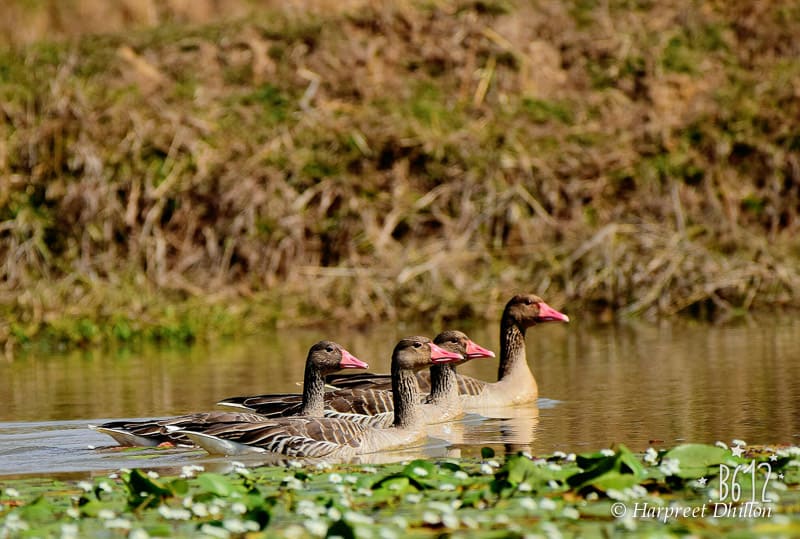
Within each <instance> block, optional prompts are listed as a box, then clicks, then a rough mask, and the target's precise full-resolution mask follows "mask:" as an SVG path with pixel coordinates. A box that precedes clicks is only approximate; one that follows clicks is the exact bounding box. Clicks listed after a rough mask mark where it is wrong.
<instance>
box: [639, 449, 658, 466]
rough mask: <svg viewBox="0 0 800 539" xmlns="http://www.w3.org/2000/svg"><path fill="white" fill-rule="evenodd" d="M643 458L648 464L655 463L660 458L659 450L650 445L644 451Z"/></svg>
mask: <svg viewBox="0 0 800 539" xmlns="http://www.w3.org/2000/svg"><path fill="white" fill-rule="evenodd" d="M642 460H644V461H645V462H646V463H647V464H655V463H656V461H657V460H658V451H656V450H655V449H653V448H652V447H648V448H647V451H645V452H644V458H643V459H642Z"/></svg>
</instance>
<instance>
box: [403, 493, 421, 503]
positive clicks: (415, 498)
mask: <svg viewBox="0 0 800 539" xmlns="http://www.w3.org/2000/svg"><path fill="white" fill-rule="evenodd" d="M421 501H422V494H406V503H411V504H416V503H419V502H421Z"/></svg>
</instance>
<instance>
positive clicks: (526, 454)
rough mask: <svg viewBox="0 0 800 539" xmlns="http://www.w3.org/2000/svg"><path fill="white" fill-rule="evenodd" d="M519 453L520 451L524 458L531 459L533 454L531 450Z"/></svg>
mask: <svg viewBox="0 0 800 539" xmlns="http://www.w3.org/2000/svg"><path fill="white" fill-rule="evenodd" d="M520 453H521V454H522V456H523V457H525V458H526V459H532V458H533V455H531V452H530V451H520Z"/></svg>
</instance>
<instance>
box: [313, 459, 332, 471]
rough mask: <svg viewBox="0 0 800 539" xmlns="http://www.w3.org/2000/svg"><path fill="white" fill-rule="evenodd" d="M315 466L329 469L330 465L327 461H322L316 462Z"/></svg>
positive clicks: (318, 468)
mask: <svg viewBox="0 0 800 539" xmlns="http://www.w3.org/2000/svg"><path fill="white" fill-rule="evenodd" d="M316 468H317V470H330V469H331V468H332V466H331V465H330V463H329V462H325V461H322V462H318V463H317V465H316Z"/></svg>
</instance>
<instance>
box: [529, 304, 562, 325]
mask: <svg viewBox="0 0 800 539" xmlns="http://www.w3.org/2000/svg"><path fill="white" fill-rule="evenodd" d="M536 318H537V322H569V316H567V315H566V314H564V313H560V312H558V311H557V310H555V309H553V308H552V307H551V306H550V305H548V304H547V303H545V302H544V301H543V302H541V303H540V304H539V316H537V317H536Z"/></svg>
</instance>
